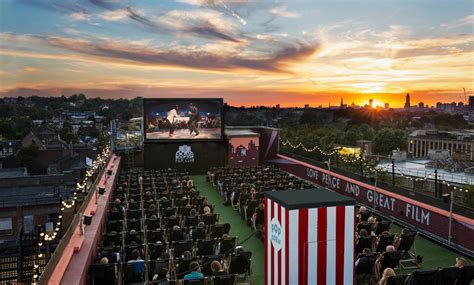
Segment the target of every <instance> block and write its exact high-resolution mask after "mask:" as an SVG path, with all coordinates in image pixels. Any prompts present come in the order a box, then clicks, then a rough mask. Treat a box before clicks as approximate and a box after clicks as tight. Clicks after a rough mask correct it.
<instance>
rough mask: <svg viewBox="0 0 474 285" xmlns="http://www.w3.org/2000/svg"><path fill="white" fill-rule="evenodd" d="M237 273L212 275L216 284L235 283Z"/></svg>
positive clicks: (227, 284)
mask: <svg viewBox="0 0 474 285" xmlns="http://www.w3.org/2000/svg"><path fill="white" fill-rule="evenodd" d="M235 279H236V275H232V274H229V275H221V276H214V277H212V284H214V285H234V284H235Z"/></svg>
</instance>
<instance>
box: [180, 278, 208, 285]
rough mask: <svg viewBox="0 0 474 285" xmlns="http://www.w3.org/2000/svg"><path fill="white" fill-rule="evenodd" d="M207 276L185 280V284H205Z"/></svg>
mask: <svg viewBox="0 0 474 285" xmlns="http://www.w3.org/2000/svg"><path fill="white" fill-rule="evenodd" d="M205 280H206V279H205V278H202V279H193V280H183V284H185V285H186V284H191V285H204V284H205Z"/></svg>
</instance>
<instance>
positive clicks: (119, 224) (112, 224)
mask: <svg viewBox="0 0 474 285" xmlns="http://www.w3.org/2000/svg"><path fill="white" fill-rule="evenodd" d="M105 230H106V231H107V232H111V231H116V232H121V231H123V220H114V221H107V224H106V226H105Z"/></svg>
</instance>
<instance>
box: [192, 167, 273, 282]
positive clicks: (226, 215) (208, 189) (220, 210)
mask: <svg viewBox="0 0 474 285" xmlns="http://www.w3.org/2000/svg"><path fill="white" fill-rule="evenodd" d="M192 178H193V181H194V184H195V185H196V186H197V190H199V191H200V193H201V195H202V196H204V197H206V199H207V200H208V201H209V203H210V204H214V206H215V212H216V213H217V214H219V222H220V223H229V224H230V225H231V229H230V234H231V235H233V236H238V237H239V242H242V241H243V240H245V239H246V238H247V237H249V236H252V235H253V236H252V237H251V238H250V239H248V240H247V241H246V242H245V243H244V244H242V246H243V247H244V249H245V250H249V251H251V252H252V277H251V278H252V284H263V277H264V265H263V262H264V260H263V242H262V241H260V240H259V239H257V238H256V237H255V235H254V231H253V230H252V229H251V228H250V227H249V226H248V225H247V224H246V223H245V221H244V220H242V219H241V218H240V215H239V213H238V212H237V211H236V210H234V209H232V207H230V206H225V205H224V204H223V203H224V200H223V198H222V197H221V196H220V194H219V192H218V191H217V190H215V189H214V188H213V187H212V185H211V184H210V183H209V182H207V181H206V176H205V175H195V176H193V177H192Z"/></svg>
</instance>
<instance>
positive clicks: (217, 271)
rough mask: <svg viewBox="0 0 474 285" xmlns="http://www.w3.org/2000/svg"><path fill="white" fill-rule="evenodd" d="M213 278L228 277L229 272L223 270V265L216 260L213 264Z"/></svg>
mask: <svg viewBox="0 0 474 285" xmlns="http://www.w3.org/2000/svg"><path fill="white" fill-rule="evenodd" d="M211 270H212V276H222V275H227V272H226V271H225V270H224V269H223V268H222V265H221V263H220V262H219V261H217V260H214V261H213V262H212V263H211Z"/></svg>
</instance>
